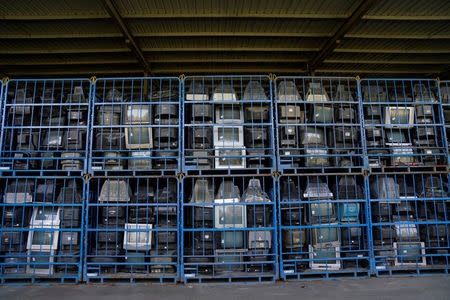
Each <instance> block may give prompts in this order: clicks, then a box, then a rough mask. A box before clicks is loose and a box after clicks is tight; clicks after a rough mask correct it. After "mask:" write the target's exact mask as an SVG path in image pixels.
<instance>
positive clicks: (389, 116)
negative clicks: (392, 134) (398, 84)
mask: <svg viewBox="0 0 450 300" xmlns="http://www.w3.org/2000/svg"><path fill="white" fill-rule="evenodd" d="M413 123H414V108H413V107H386V124H393V125H403V126H405V125H411V124H413Z"/></svg>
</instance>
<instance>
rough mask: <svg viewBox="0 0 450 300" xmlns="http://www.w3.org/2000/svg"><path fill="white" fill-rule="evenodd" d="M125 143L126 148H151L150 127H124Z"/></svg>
mask: <svg viewBox="0 0 450 300" xmlns="http://www.w3.org/2000/svg"><path fill="white" fill-rule="evenodd" d="M125 145H126V148H127V149H151V148H153V139H152V129H151V128H150V126H149V127H126V128H125Z"/></svg>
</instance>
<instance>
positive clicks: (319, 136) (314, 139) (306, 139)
mask: <svg viewBox="0 0 450 300" xmlns="http://www.w3.org/2000/svg"><path fill="white" fill-rule="evenodd" d="M301 138H302V144H303V145H308V144H320V145H325V137H324V133H323V129H322V128H313V127H307V128H306V130H303V131H302V137H301Z"/></svg>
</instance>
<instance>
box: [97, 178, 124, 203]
mask: <svg viewBox="0 0 450 300" xmlns="http://www.w3.org/2000/svg"><path fill="white" fill-rule="evenodd" d="M129 190H130V188H129V186H128V185H127V183H126V182H125V181H123V180H119V181H117V180H106V181H105V182H104V183H103V185H102V189H101V192H100V197H99V198H98V201H99V202H129V201H130V196H129Z"/></svg>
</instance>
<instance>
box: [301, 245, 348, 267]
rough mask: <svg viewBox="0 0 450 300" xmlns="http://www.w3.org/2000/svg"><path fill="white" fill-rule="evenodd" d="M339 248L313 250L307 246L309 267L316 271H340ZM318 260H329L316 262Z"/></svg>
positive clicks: (313, 248)
mask: <svg viewBox="0 0 450 300" xmlns="http://www.w3.org/2000/svg"><path fill="white" fill-rule="evenodd" d="M340 251H341V248H340V246H331V247H322V248H315V247H313V246H311V245H309V259H310V260H311V261H310V262H309V267H310V268H311V269H312V270H317V271H338V270H340V269H341V261H340V258H341V253H340ZM320 258H327V259H330V260H324V261H320V260H319V261H317V260H318V259H320Z"/></svg>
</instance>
